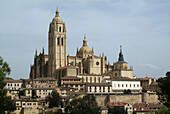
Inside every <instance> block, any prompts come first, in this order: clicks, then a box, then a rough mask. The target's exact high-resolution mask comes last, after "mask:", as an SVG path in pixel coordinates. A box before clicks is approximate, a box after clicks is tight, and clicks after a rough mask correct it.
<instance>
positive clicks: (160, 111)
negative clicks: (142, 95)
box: [155, 107, 170, 114]
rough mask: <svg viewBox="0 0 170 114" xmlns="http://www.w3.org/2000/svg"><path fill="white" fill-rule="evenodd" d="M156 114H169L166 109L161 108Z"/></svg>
mask: <svg viewBox="0 0 170 114" xmlns="http://www.w3.org/2000/svg"><path fill="white" fill-rule="evenodd" d="M155 113H156V114H170V110H169V109H168V108H167V107H163V108H161V109H159V110H157V111H156V112H155Z"/></svg>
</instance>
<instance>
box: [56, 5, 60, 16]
mask: <svg viewBox="0 0 170 114" xmlns="http://www.w3.org/2000/svg"><path fill="white" fill-rule="evenodd" d="M55 16H56V17H60V16H59V11H58V7H57V11H56V15H55Z"/></svg>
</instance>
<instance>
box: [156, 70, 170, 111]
mask: <svg viewBox="0 0 170 114" xmlns="http://www.w3.org/2000/svg"><path fill="white" fill-rule="evenodd" d="M158 85H159V87H160V91H161V92H158V96H159V100H160V101H161V102H163V103H164V105H165V106H167V107H168V108H170V72H167V73H166V77H161V78H159V79H158Z"/></svg>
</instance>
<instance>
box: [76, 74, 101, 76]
mask: <svg viewBox="0 0 170 114" xmlns="http://www.w3.org/2000/svg"><path fill="white" fill-rule="evenodd" d="M79 75H80V76H102V75H99V74H79Z"/></svg>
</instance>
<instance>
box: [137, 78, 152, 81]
mask: <svg viewBox="0 0 170 114" xmlns="http://www.w3.org/2000/svg"><path fill="white" fill-rule="evenodd" d="M149 79H151V78H140V79H139V80H140V81H146V80H149Z"/></svg>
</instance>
